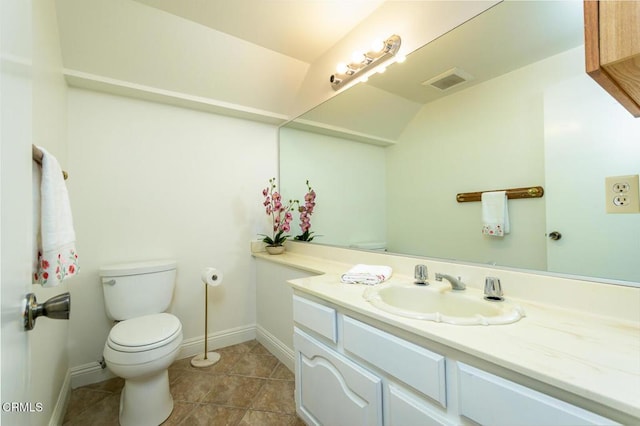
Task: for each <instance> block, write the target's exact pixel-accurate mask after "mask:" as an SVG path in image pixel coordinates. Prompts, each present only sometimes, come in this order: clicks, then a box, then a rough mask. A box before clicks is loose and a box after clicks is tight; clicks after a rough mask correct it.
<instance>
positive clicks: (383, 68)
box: [376, 67, 387, 74]
mask: <svg viewBox="0 0 640 426" xmlns="http://www.w3.org/2000/svg"><path fill="white" fill-rule="evenodd" d="M386 70H387V67H378V69H377V70H376V72H377V73H378V74H384V72H385V71H386Z"/></svg>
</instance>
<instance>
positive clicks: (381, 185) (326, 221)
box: [280, 128, 386, 246]
mask: <svg viewBox="0 0 640 426" xmlns="http://www.w3.org/2000/svg"><path fill="white" fill-rule="evenodd" d="M280 132H281V134H280V162H281V163H282V164H286V165H287V167H285V168H283V169H281V170H280V179H281V189H282V194H283V196H284V198H285V199H286V200H289V199H298V200H301V201H303V200H304V194H305V193H306V192H307V186H306V184H305V182H306V181H307V179H308V180H309V183H310V184H311V187H312V188H313V189H314V191H315V192H316V207H315V211H314V213H313V215H312V216H311V231H313V232H315V234H316V235H318V237H317V238H316V239H315V240H314V242H319V243H323V244H337V245H342V246H350V245H352V244H358V243H368V242H380V241H382V242H384V241H386V235H385V227H386V225H385V223H386V211H385V199H386V190H385V178H386V174H385V151H384V148H382V147H379V146H373V145H367V144H363V143H359V142H352V141H349V140H346V139H340V138H335V137H331V136H325V135H318V134H315V133H309V132H304V131H300V130H295V129H289V128H282V129H281V130H280ZM354 219H356V220H354ZM301 233H302V231H301V230H300V227H299V217H298V215H297V214H294V222H292V228H291V235H292V236H295V235H299V234H301Z"/></svg>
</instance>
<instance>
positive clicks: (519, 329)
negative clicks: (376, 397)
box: [253, 252, 640, 423]
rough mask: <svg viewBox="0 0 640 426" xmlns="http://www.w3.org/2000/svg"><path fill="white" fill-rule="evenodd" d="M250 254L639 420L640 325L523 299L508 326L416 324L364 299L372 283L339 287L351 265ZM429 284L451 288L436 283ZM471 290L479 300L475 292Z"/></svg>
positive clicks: (310, 285)
mask: <svg viewBox="0 0 640 426" xmlns="http://www.w3.org/2000/svg"><path fill="white" fill-rule="evenodd" d="M253 255H254V256H255V257H257V258H262V259H265V260H268V261H270V262H275V263H280V264H283V265H287V266H291V267H294V268H297V269H301V270H305V271H308V272H310V273H313V274H318V275H315V276H311V277H308V278H301V279H296V280H291V281H289V284H290V285H291V286H292V287H293V288H294V289H295V290H298V291H301V292H304V293H308V294H311V295H313V296H316V297H319V298H321V299H324V300H326V301H328V302H331V303H333V304H336V305H339V306H342V307H344V308H345V309H348V310H351V311H354V312H357V313H359V314H362V315H365V316H367V317H370V318H372V319H375V320H377V321H382V322H384V323H386V324H389V325H390V326H393V327H397V328H400V329H402V330H405V331H407V332H410V333H412V334H415V335H417V336H422V337H424V338H427V339H429V340H432V341H435V342H438V343H441V344H443V345H446V346H448V347H451V348H454V349H457V350H460V351H462V352H465V353H468V354H470V355H473V356H477V357H479V358H482V359H484V360H486V361H489V362H492V363H495V364H497V365H500V366H502V367H504V368H507V369H510V370H512V371H515V372H517V373H521V374H523V375H526V376H528V377H531V378H533V379H536V380H539V381H541V382H543V383H546V384H549V385H551V386H555V387H557V388H559V389H562V390H565V391H568V392H571V393H573V394H575V395H578V396H581V397H584V398H586V399H588V400H592V401H596V402H599V403H600V404H603V405H606V406H609V407H611V408H613V409H615V410H618V411H621V412H624V413H627V414H629V415H631V416H634V417H636V418H638V422H639V423H640V321H639V322H635V321H629V320H625V319H618V318H615V317H610V316H602V315H592V314H590V313H589V312H586V311H578V310H572V309H563V308H561V307H558V306H552V305H545V304H542V303H538V302H532V301H528V300H525V299H507V300H508V301H509V302H511V303H516V304H519V305H520V306H521V307H523V308H524V310H525V312H526V317H525V318H523V319H521V320H520V321H518V322H516V323H512V324H507V325H491V326H482V325H469V326H458V325H450V324H444V323H437V322H433V321H424V320H414V319H409V318H404V317H400V316H396V315H393V314H389V313H386V312H384V311H382V310H380V309H378V308H375V307H374V306H372V305H371V304H370V303H369V302H367V301H366V300H365V299H364V298H363V297H362V295H363V292H364V291H365V290H366V289H367V288H369V287H368V286H366V285H359V284H343V283H341V282H340V275H341V273H343V272H345V271H346V270H348V269H349V267H350V266H352V265H351V264H346V263H342V262H339V261H335V260H328V259H323V258H318V257H314V256H307V255H303V254H299V253H285V254H283V255H279V256H270V255H268V254H266V253H260V252H257V253H253ZM411 281H412V277H409V276H404V275H400V274H397V273H395V272H394V274H393V276H392V277H391V278H390V279H389V280H388V281H387V282H388V283H390V284H393V283H407V282H411ZM431 285H432V286H436V285H437V286H441V285H446V283H439V282H434V281H433V280H431ZM468 291H472V292H473V291H475V292H478V293H479V296H480V291H479V290H478V289H473V288H470V289H468ZM632 294H634V297H635V294H636V293H635V292H634V293H632ZM639 294H640V293H639Z"/></svg>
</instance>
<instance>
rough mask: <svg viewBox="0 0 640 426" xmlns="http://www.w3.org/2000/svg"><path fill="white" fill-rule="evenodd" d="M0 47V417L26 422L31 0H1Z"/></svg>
mask: <svg viewBox="0 0 640 426" xmlns="http://www.w3.org/2000/svg"><path fill="white" fill-rule="evenodd" d="M0 53H1V60H2V63H1V73H0V210H1V220H0V237H1V239H2V246H1V248H0V257H1V260H2V263H1V264H0V289H1V291H0V295H1V298H0V308H1V310H2V329H1V335H2V337H1V340H2V352H1V354H0V357H1V360H2V361H1V364H2V371H1V374H0V377H1V380H2V383H1V388H0V389H1V400H2V401H1V402H2V407H1V409H2V417H1V418H2V424H5V425H19V426H20V425H28V424H30V420H29V418H30V416H29V413H28V412H26V413H25V412H21V410H24V409H25V407H26V405H27V404H29V403H36V402H37V401H30V400H29V394H30V392H29V383H30V377H29V334H28V333H27V332H25V331H24V329H23V324H22V308H23V303H24V297H25V295H26V294H27V293H28V292H29V290H30V288H31V247H32V240H31V236H30V234H31V228H32V227H31V217H32V206H31V203H32V201H31V158H30V157H31V147H30V145H31V129H32V125H31V121H32V107H31V75H30V71H31V57H30V56H31V1H30V0H0ZM12 403H13V404H12ZM17 404H22V405H21V406H19V405H17ZM27 409H28V408H27Z"/></svg>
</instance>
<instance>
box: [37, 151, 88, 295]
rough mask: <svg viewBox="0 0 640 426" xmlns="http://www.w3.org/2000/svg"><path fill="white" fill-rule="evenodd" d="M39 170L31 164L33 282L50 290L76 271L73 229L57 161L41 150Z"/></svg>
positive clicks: (67, 199) (69, 208) (69, 207)
mask: <svg viewBox="0 0 640 426" xmlns="http://www.w3.org/2000/svg"><path fill="white" fill-rule="evenodd" d="M38 148H39V149H40V150H41V151H42V153H43V156H42V170H41V171H40V170H39V169H40V167H39V166H38V165H37V164H34V172H33V173H34V179H33V214H34V227H33V230H34V240H35V247H36V248H37V254H35V256H34V257H35V259H34V271H33V283H34V284H42V286H43V287H53V286H56V285H58V284H60V282H62V281H63V280H64V279H66V278H69V277H71V276H73V275H75V274H76V273H77V272H78V255H77V254H76V247H75V240H76V234H75V231H74V229H73V217H72V216H71V204H70V203H69V194H68V193H67V187H66V185H65V183H64V178H63V177H62V169H61V168H60V164H58V160H56V158H55V157H54V156H53V155H51V154H49V153H48V152H47V151H46V150H45V149H43V148H42V147H38Z"/></svg>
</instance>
